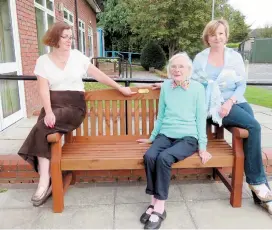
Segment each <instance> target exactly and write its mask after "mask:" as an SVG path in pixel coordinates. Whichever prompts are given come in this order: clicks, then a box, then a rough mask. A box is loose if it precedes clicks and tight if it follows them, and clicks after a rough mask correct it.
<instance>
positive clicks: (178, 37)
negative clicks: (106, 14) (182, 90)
mask: <svg viewBox="0 0 272 230" xmlns="http://www.w3.org/2000/svg"><path fill="white" fill-rule="evenodd" d="M125 2H126V4H127V8H130V9H131V12H132V13H131V14H130V15H129V19H128V21H129V24H130V25H131V29H132V31H133V32H134V33H137V34H139V36H141V37H142V38H149V39H150V40H157V41H158V42H159V43H160V44H162V45H165V46H166V47H167V48H168V53H169V57H171V56H172V55H173V54H174V52H175V51H177V50H186V51H187V50H189V49H190V47H191V49H192V47H196V44H198V45H200V37H201V32H202V30H203V28H204V25H205V23H206V22H207V21H208V20H209V17H210V15H207V13H206V11H207V10H208V6H207V3H206V1H199V0H190V1H178V0H171V1H170V0H125Z"/></svg>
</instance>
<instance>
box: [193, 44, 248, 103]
mask: <svg viewBox="0 0 272 230" xmlns="http://www.w3.org/2000/svg"><path fill="white" fill-rule="evenodd" d="M209 53H210V48H207V49H205V50H203V51H202V52H200V53H198V54H197V55H196V57H195V59H194V62H193V67H194V72H197V71H204V72H206V74H207V75H209V74H211V76H209V78H210V79H212V80H216V79H217V78H222V79H223V80H220V81H221V82H223V81H224V82H225V84H222V85H219V86H220V91H221V94H222V97H223V98H224V101H226V100H228V99H229V98H230V97H232V96H234V97H235V98H236V100H237V103H243V102H246V99H245V97H244V93H245V90H246V72H245V65H244V61H243V58H242V56H241V55H240V54H239V53H238V52H236V51H235V50H233V49H231V48H228V47H225V50H224V66H223V68H222V69H221V71H220V73H219V74H218V76H217V78H216V79H214V78H215V76H216V74H217V73H218V71H219V70H218V69H214V68H212V66H211V65H210V64H208V56H209ZM230 72H232V73H235V75H236V76H235V77H233V75H231V74H229V73H230ZM221 75H224V76H223V77H222V76H221ZM228 75H229V77H228ZM237 79H239V80H237Z"/></svg>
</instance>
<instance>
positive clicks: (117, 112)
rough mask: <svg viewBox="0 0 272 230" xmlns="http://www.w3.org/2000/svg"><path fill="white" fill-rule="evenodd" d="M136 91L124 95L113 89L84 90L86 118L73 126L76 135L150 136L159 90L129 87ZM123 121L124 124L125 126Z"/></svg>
mask: <svg viewBox="0 0 272 230" xmlns="http://www.w3.org/2000/svg"><path fill="white" fill-rule="evenodd" d="M132 91H134V92H136V91H139V92H138V93H137V94H135V95H133V96H132V97H125V96H123V95H122V94H121V93H120V92H118V91H117V90H114V89H106V90H105V89H104V90H96V91H89V92H86V93H85V99H86V107H87V112H86V117H85V119H84V121H83V123H82V124H81V126H80V127H78V128H77V129H76V132H75V134H76V136H84V137H87V136H119V135H126V132H127V135H136V136H146V135H150V133H151V132H152V130H153V128H154V122H155V120H156V116H157V111H158V100H159V94H160V91H159V90H152V89H151V88H148V87H146V88H132ZM126 124H127V127H126Z"/></svg>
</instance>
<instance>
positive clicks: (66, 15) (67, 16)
mask: <svg viewBox="0 0 272 230" xmlns="http://www.w3.org/2000/svg"><path fill="white" fill-rule="evenodd" d="M63 21H64V22H66V23H67V24H68V25H70V26H72V31H73V33H74V15H73V13H71V12H70V11H69V10H67V9H66V8H64V10H63ZM74 48H75V40H73V41H72V49H74Z"/></svg>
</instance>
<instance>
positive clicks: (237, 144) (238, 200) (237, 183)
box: [230, 138, 244, 208]
mask: <svg viewBox="0 0 272 230" xmlns="http://www.w3.org/2000/svg"><path fill="white" fill-rule="evenodd" d="M232 143H233V151H234V153H235V159H234V167H233V169H232V191H231V197H230V203H231V205H232V207H235V208H237V207H241V206H242V192H243V176H244V151H243V140H242V139H240V138H239V139H238V138H233V142H232Z"/></svg>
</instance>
